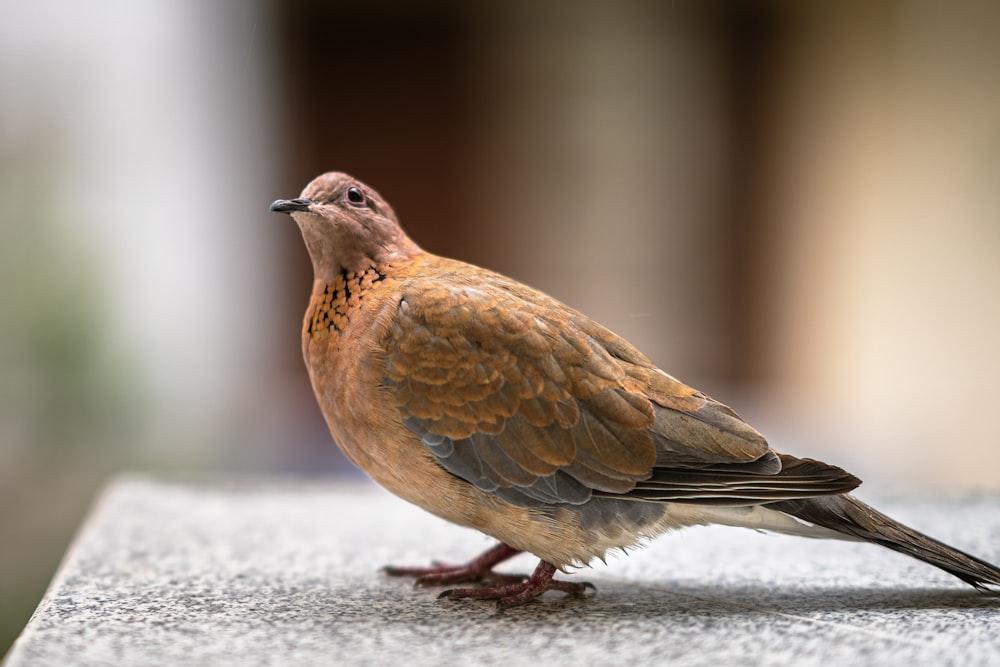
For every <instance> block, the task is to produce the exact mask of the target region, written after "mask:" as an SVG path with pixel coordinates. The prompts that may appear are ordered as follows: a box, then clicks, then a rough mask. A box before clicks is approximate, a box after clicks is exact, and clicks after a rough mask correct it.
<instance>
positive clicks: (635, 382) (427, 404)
mask: <svg viewBox="0 0 1000 667" xmlns="http://www.w3.org/2000/svg"><path fill="white" fill-rule="evenodd" d="M270 210H271V211H274V212H277V213H285V214H290V215H291V217H292V218H293V219H294V221H295V222H296V223H297V225H298V227H299V230H300V231H301V234H302V237H303V239H304V241H305V244H306V247H307V249H308V252H309V256H310V258H311V261H312V265H313V272H314V277H315V279H314V282H313V287H312V294H311V296H310V298H309V304H308V307H307V310H306V313H305V317H304V321H303V326H302V352H303V356H304V359H305V363H306V367H307V369H308V373H309V378H310V380H311V383H312V387H313V390H314V391H315V395H316V400H317V402H318V403H319V406H320V408H321V410H322V412H323V415H324V417H325V419H326V422H327V424H328V426H329V429H330V433H331V435H332V437H333V440H334V441H335V442H336V443H337V445H338V446H339V447H340V448H341V450H343V452H344V454H345V455H346V456H347V458H348V459H350V460H351V461H352V462H353V463H354V464H355V465H357V466H358V467H359V468H361V469H362V470H363V471H365V472H366V473H367V474H368V475H369V476H370V477H371V478H372V479H373V480H374V481H375V482H377V483H378V484H380V485H381V486H383V487H384V488H386V489H387V490H389V491H390V492H392V493H394V494H395V495H397V496H399V497H400V498H402V499H404V500H406V501H409V502H410V503H413V504H415V505H417V506H419V507H422V508H423V509H425V510H427V511H428V512H430V513H432V514H435V515H437V516H439V517H441V518H443V519H445V520H447V521H450V522H453V523H455V524H458V525H461V526H467V527H470V528H473V529H476V530H478V531H481V532H483V533H485V534H487V535H490V536H492V537H493V538H495V539H497V540H498V544H497V546H495V547H493V548H492V549H490V550H489V551H487V552H486V553H484V554H483V555H481V556H479V557H478V558H475V559H474V560H472V561H470V562H469V563H467V564H464V565H449V564H442V563H436V564H432V565H429V566H427V567H391V566H390V567H387V568H385V571H386V572H387V573H388V574H390V575H397V576H412V577H416V582H417V583H418V584H420V585H426V586H453V585H458V584H470V585H469V586H467V587H457V588H451V589H448V590H445V591H444V592H443V593H441V596H442V597H447V598H452V599H463V598H483V599H491V600H496V601H497V604H498V605H501V606H511V605H516V604H521V603H524V602H528V601H530V600H533V599H535V598H538V597H539V596H541V595H542V594H543V593H545V592H546V591H550V590H554V591H560V592H563V593H566V594H568V595H572V596H581V597H587V596H589V595H591V594H592V592H593V586H591V585H590V584H589V583H583V582H572V581H565V580H561V579H558V578H556V577H555V574H556V572H558V571H562V572H566V571H569V570H570V569H572V568H576V567H581V566H585V565H588V564H590V563H591V562H592V561H594V560H595V559H601V560H603V559H604V558H605V556H606V555H607V554H608V553H609V552H614V551H622V550H627V549H629V548H631V547H634V546H636V545H639V544H643V543H645V542H647V541H648V540H651V539H652V538H655V537H657V536H659V535H661V534H663V533H666V532H668V531H671V530H674V529H679V528H683V527H686V526H695V525H708V524H721V525H727V526H739V527H748V528H753V529H758V530H765V531H773V532H777V533H785V534H792V535H801V536H805V537H822V538H839V539H852V540H864V541H868V542H872V543H875V544H880V545H882V546H884V547H888V548H889V549H893V550H895V551H898V552H901V553H904V554H907V555H909V556H912V557H914V558H917V559H919V560H921V561H924V562H926V563H929V564H931V565H934V566H936V567H938V568H941V569H943V570H944V571H946V572H948V573H950V574H952V575H954V576H956V577H958V578H959V579H961V580H962V581H965V582H967V583H968V584H971V585H972V586H974V587H976V588H978V589H981V590H989V587H990V586H1000V569H998V568H997V567H996V566H994V565H991V564H989V563H987V562H986V561H983V560H980V559H978V558H976V557H974V556H971V555H969V554H966V553H963V552H961V551H959V550H957V549H954V548H952V547H950V546H947V545H945V544H943V543H941V542H939V541H937V540H934V539H933V538H931V537H928V536H926V535H923V534H922V533H920V532H917V531H916V530H913V529H911V528H908V527H906V526H904V525H902V524H900V523H898V522H896V521H894V520H893V519H891V518H889V517H888V516H886V515H884V514H882V513H880V512H878V511H876V510H874V509H872V508H871V507H869V506H867V505H865V504H864V503H862V502H861V501H859V500H857V499H856V498H854V497H853V496H851V495H849V494H848V492H849V491H851V490H853V489H854V488H856V487H857V486H858V485H859V484H860V483H861V481H860V480H859V479H858V478H857V477H855V476H854V475H851V474H850V473H848V472H846V471H844V470H843V469H841V468H839V467H837V466H834V465H830V464H827V463H823V462H820V461H817V460H813V459H809V458H799V457H795V456H791V455H788V454H783V453H778V452H776V451H774V450H773V449H772V448H771V447H770V445H769V444H768V442H767V441H766V440H765V438H764V436H762V435H761V434H760V433H758V432H757V431H756V430H755V429H754V428H753V427H751V426H750V425H749V424H747V423H746V422H745V421H744V420H743V419H742V418H741V417H740V416H739V415H738V414H737V413H736V412H734V411H733V410H732V409H731V408H729V407H727V406H726V405H723V404H722V403H720V402H718V401H716V400H714V399H712V398H710V397H709V396H707V395H705V394H704V393H702V392H700V391H698V390H696V389H694V388H692V387H689V386H687V385H686V384H684V383H683V382H681V381H680V380H678V379H676V378H674V377H672V376H671V375H669V374H667V373H666V372H665V371H663V370H661V369H660V368H659V367H657V365H656V364H654V363H653V362H652V361H650V359H649V358H647V357H646V356H645V355H644V354H642V353H641V352H640V351H639V350H637V349H636V348H635V347H634V346H633V345H631V344H630V343H628V342H627V341H626V340H624V339H623V338H621V337H619V336H617V335H616V334H615V333H613V332H612V331H610V330H609V329H607V328H605V327H603V326H601V325H600V324H598V323H596V322H595V321H593V320H592V319H590V318H589V317H587V316H586V315H584V314H582V313H580V312H578V311H577V310H574V309H573V308H571V307H569V306H567V305H565V304H563V303H561V302H559V301H557V300H556V299H554V298H552V297H549V296H547V295H546V294H544V293H542V292H540V291H538V290H535V289H532V288H531V287H528V286H526V285H524V284H522V283H519V282H517V281H515V280H512V279H510V278H507V277H505V276H503V275H500V274H498V273H495V272H493V271H489V270H486V269H483V268H479V267H477V266H473V265H470V264H466V263H463V262H460V261H457V260H453V259H447V258H445V257H439V256H437V255H434V254H431V253H429V252H426V251H424V250H423V249H421V248H420V247H419V246H418V245H417V244H416V243H415V242H414V241H413V240H411V239H410V237H409V236H407V234H406V233H405V232H404V231H403V229H402V228H401V227H400V225H399V222H398V220H397V217H396V214H395V213H394V212H393V209H392V208H391V206H390V205H389V204H388V203H387V202H386V200H385V199H384V198H383V197H382V196H381V195H379V193H378V192H376V191H375V190H374V189H373V188H371V187H369V186H368V185H366V184H364V183H362V182H360V181H358V180H356V179H354V178H352V177H351V176H349V175H347V174H345V173H340V172H329V173H324V174H322V175H320V176H319V177H317V178H316V179H314V180H313V181H312V182H310V183H309V184H308V185H307V186H306V187H305V189H304V190H303V191H302V193H301V195H300V196H299V197H297V198H294V199H278V200H276V201H274V202H273V203H272V204H271V206H270ZM521 552H528V553H530V554H533V555H534V556H536V557H538V559H539V563H538V566H537V567H536V568H535V570H534V572H532V573H531V575H530V576H519V575H511V574H501V573H497V572H494V567H495V566H496V565H498V564H499V563H501V562H503V561H505V560H507V559H509V558H511V557H512V556H515V555H517V554H519V553H521Z"/></svg>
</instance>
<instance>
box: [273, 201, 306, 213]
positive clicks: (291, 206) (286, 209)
mask: <svg viewBox="0 0 1000 667" xmlns="http://www.w3.org/2000/svg"><path fill="white" fill-rule="evenodd" d="M312 204H313V200H312V199H275V200H274V201H273V202H271V206H270V208H268V210H269V211H272V212H273V213H293V212H295V211H308V210H309V207H310V206H312Z"/></svg>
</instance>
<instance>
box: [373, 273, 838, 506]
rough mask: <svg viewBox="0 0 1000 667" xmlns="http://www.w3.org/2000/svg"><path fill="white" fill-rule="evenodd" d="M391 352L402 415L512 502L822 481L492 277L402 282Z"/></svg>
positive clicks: (705, 492) (741, 491) (432, 445)
mask: <svg viewBox="0 0 1000 667" xmlns="http://www.w3.org/2000/svg"><path fill="white" fill-rule="evenodd" d="M385 362H386V376H385V385H386V387H387V388H388V390H389V391H390V392H392V393H393V394H394V395H395V397H396V399H397V400H398V404H399V410H400V416H401V418H402V420H403V422H404V423H405V425H406V426H407V428H409V429H410V430H411V431H412V432H413V433H415V434H416V435H417V436H419V437H420V438H421V440H422V442H423V444H424V445H425V446H426V447H427V448H428V450H430V451H431V452H432V453H433V454H434V455H435V456H436V457H437V459H438V460H439V461H440V463H441V465H442V466H443V467H444V468H445V469H446V470H448V471H450V472H451V473H453V474H455V475H457V476H458V477H461V478H463V479H465V480H466V481H468V482H470V483H472V484H474V485H476V486H477V487H479V488H480V489H483V490H485V491H489V492H492V493H494V494H496V495H498V496H499V497H501V498H503V499H505V500H508V501H510V502H513V503H516V504H520V505H527V506H531V505H539V504H544V503H570V504H581V503H584V502H587V501H588V500H589V499H590V498H591V497H592V496H594V495H595V494H596V495H613V496H617V497H621V496H630V497H634V498H636V499H645V500H658V501H663V500H675V499H676V500H679V501H681V502H684V501H685V500H686V501H688V502H695V501H700V500H701V499H703V498H705V497H711V498H716V499H719V501H725V500H726V499H729V500H731V501H733V502H737V501H739V502H743V501H746V500H747V499H758V500H759V499H770V500H773V499H776V498H789V497H800V496H801V495H804V494H805V492H804V490H803V489H804V488H805V487H808V486H810V485H811V484H814V483H816V482H817V481H822V480H826V478H827V476H821V478H822V480H817V479H813V478H811V477H810V478H809V479H808V480H806V481H802V480H801V479H799V478H794V479H793V478H791V477H789V478H786V479H784V480H782V479H781V478H782V477H785V476H782V475H780V474H777V475H776V473H779V472H780V470H781V468H782V465H781V462H780V461H779V459H778V457H777V456H776V455H775V454H774V452H773V451H772V450H771V449H770V448H769V447H768V445H767V442H766V441H765V440H764V438H763V437H762V436H761V435H760V434H759V433H757V432H756V431H755V430H754V429H753V428H751V427H750V426H749V425H747V424H746V423H745V422H744V421H743V420H742V419H740V418H739V416H738V415H736V413H734V412H733V411H732V410H730V409H729V408H728V407H726V406H725V405H722V404H721V403H718V402H717V401H714V400H712V399H710V398H708V397H707V396H705V395H704V394H702V393H700V392H698V391H696V390H694V389H692V388H690V387H688V386H686V385H684V384H683V383H681V382H680V381H678V380H676V379H674V378H672V377H670V376H669V375H667V374H666V373H664V372H663V371H661V370H659V369H658V368H656V367H655V366H654V365H653V364H652V363H651V362H650V361H649V360H648V359H647V358H646V357H644V356H643V355H642V354H641V353H640V352H638V350H636V349H635V348H634V347H632V346H631V345H630V344H628V343H627V342H626V341H624V340H623V339H621V338H619V337H618V336H616V335H615V334H613V333H612V332H610V331H608V330H607V329H604V328H603V327H600V326H599V325H597V324H596V323H594V322H593V321H591V320H589V319H588V318H586V317H585V316H583V315H581V314H580V313H578V312H576V311H574V310H572V309H570V308H568V307H566V306H564V305H562V304H560V303H559V302H557V301H554V300H552V299H550V298H549V297H547V296H545V295H543V294H541V293H539V292H534V291H533V290H529V289H527V288H525V287H524V286H522V285H520V284H518V283H514V282H513V281H507V280H506V279H503V278H502V277H500V276H495V275H494V274H490V276H487V277H485V278H483V277H482V276H480V281H479V282H477V283H476V284H475V285H472V284H467V283H466V282H464V281H459V280H457V279H451V280H437V281H433V280H429V279H428V280H413V281H411V282H410V283H408V284H407V286H405V287H404V289H403V293H402V296H401V299H400V301H399V303H398V307H397V312H396V314H395V317H394V318H393V321H392V324H391V326H390V328H389V331H388V334H387V337H386V340H385ZM820 465H825V464H820ZM830 468H832V466H831V467H830ZM836 470H839V469H836ZM841 472H842V471H841ZM776 489H778V490H776ZM819 492H820V493H823V491H819ZM807 495H815V494H813V493H809V494H807Z"/></svg>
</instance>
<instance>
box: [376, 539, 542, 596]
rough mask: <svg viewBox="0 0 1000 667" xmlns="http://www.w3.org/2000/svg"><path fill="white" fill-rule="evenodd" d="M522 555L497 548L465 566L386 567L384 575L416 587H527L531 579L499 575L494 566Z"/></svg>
mask: <svg viewBox="0 0 1000 667" xmlns="http://www.w3.org/2000/svg"><path fill="white" fill-rule="evenodd" d="M519 553H521V552H520V551H518V550H517V549H515V548H513V547H509V546H507V545H506V544H503V543H501V544H498V545H497V546H495V547H493V548H492V549H490V550H489V551H487V552H486V553H484V554H483V555H481V556H479V557H478V558H475V559H474V560H472V561H471V562H469V563H467V564H465V565H450V564H447V563H438V562H435V563H434V564H433V565H432V566H431V567H395V566H392V565H387V566H386V567H384V568H382V571H383V572H385V573H386V574H388V575H389V576H391V577H416V581H415V582H414V583H415V584H416V585H417V586H447V585H450V584H471V583H484V584H486V585H487V586H490V587H488V588H484V589H482V590H495V589H496V588H499V587H503V586H511V585H517V584H521V583H524V582H525V581H526V580H528V579H529V577H528V576H527V575H523V574H499V573H497V572H494V571H493V568H494V566H496V565H497V564H498V563H500V562H502V561H505V560H507V559H508V558H511V557H513V556H516V555H517V554H519Z"/></svg>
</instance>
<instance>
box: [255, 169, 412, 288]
mask: <svg viewBox="0 0 1000 667" xmlns="http://www.w3.org/2000/svg"><path fill="white" fill-rule="evenodd" d="M270 210H271V211H274V212H275V213H288V214H290V215H291V216H292V218H293V219H294V220H295V222H296V223H298V225H299V229H300V230H301V231H302V238H303V239H305V242H306V247H307V248H308V249H309V256H310V257H311V258H312V262H313V268H314V270H315V272H316V276H317V277H330V276H332V275H335V274H337V273H339V272H340V271H342V270H347V271H363V270H364V269H367V268H369V267H371V266H378V265H380V264H385V263H391V262H393V261H399V260H402V259H405V258H407V257H410V256H412V255H414V254H416V253H418V252H420V249H419V248H418V247H417V245H416V244H415V243H414V242H413V241H412V240H410V237H408V236H407V235H406V233H405V232H404V231H403V230H402V228H401V227H400V226H399V222H398V221H397V220H396V214H395V212H393V210H392V207H391V206H389V204H387V203H386V201H385V200H384V199H382V197H381V196H380V195H379V193H377V192H375V190H374V189H373V188H370V187H368V186H367V185H365V184H364V183H362V182H361V181H358V180H357V179H354V178H352V177H351V176H348V175H347V174H344V173H342V172H337V171H331V172H327V173H325V174H322V175H320V176H317V177H316V178H315V179H313V181H312V182H311V183H309V185H307V186H306V187H305V189H304V190H303V191H302V194H301V195H300V196H299V197H298V198H296V199H277V200H275V201H274V202H273V203H272V204H271V209H270Z"/></svg>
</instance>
